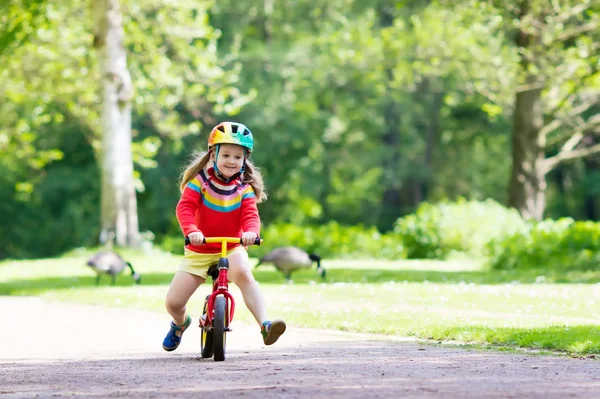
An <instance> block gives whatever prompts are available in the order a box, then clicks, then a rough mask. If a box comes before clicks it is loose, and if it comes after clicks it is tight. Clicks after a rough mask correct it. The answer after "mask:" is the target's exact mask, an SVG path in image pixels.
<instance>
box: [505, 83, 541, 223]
mask: <svg viewBox="0 0 600 399" xmlns="http://www.w3.org/2000/svg"><path fill="white" fill-rule="evenodd" d="M541 102H542V101H541V89H528V90H525V91H521V92H518V93H517V94H516V98H515V110H514V112H515V116H514V123H513V132H512V160H513V162H512V173H511V177H510V184H509V192H508V198H509V200H508V201H509V205H510V206H512V207H514V208H516V209H517V210H518V211H519V212H520V213H521V215H522V216H523V217H524V218H526V219H535V220H541V219H542V217H543V216H544V210H545V208H546V174H545V169H544V165H543V162H544V158H545V151H544V148H545V144H546V143H545V138H544V137H543V136H542V135H541V134H540V129H541V128H542V123H543V121H542V104H541Z"/></svg>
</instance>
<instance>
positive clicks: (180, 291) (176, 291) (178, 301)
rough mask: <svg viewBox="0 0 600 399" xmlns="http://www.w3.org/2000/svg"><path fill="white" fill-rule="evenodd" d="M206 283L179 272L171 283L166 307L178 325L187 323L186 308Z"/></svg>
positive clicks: (194, 276) (197, 277) (191, 275)
mask: <svg viewBox="0 0 600 399" xmlns="http://www.w3.org/2000/svg"><path fill="white" fill-rule="evenodd" d="M203 282H204V279H203V278H202V277H200V276H196V275H194V274H190V273H186V272H182V271H178V272H177V273H175V276H174V277H173V281H171V285H170V286H169V291H168V292H167V298H166V299H165V307H166V308H167V312H169V314H170V315H171V317H173V321H174V322H175V324H176V325H178V326H180V325H182V324H183V323H184V322H185V308H186V305H187V303H188V301H189V300H190V297H191V296H192V294H193V293H194V292H195V291H196V289H197V288H198V287H199V286H200V284H202V283H203Z"/></svg>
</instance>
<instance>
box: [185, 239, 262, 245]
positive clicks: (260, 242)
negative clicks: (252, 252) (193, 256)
mask: <svg viewBox="0 0 600 399" xmlns="http://www.w3.org/2000/svg"><path fill="white" fill-rule="evenodd" d="M262 243H263V240H262V238H260V237H256V240H254V244H252V245H262ZM190 244H191V243H190V238H189V237H185V245H186V246H187V245H190ZM202 244H206V239H203V240H202ZM240 244H242V239H241V238H240Z"/></svg>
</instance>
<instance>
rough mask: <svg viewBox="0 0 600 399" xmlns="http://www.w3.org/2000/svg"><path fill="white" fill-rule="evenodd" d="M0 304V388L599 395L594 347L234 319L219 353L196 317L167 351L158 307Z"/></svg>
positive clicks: (145, 393)
mask: <svg viewBox="0 0 600 399" xmlns="http://www.w3.org/2000/svg"><path fill="white" fill-rule="evenodd" d="M0 314H1V315H2V328H0V398H2V399H4V398H34V397H39V398H57V397H58V398H60V397H70V398H72V397H81V398H83V397H85V398H90V397H97V398H112V397H123V396H126V397H132V398H161V397H169V398H188V397H189V398H198V397H202V396H203V395H206V394H210V395H218V397H219V398H228V397H244V398H261V399H263V398H267V399H268V398H398V397H410V398H412V397H414V398H492V397H493V398H592V397H600V363H599V362H598V361H596V360H593V359H572V358H568V357H552V356H526V355H515V354H502V353H494V352H483V351H473V350H463V349H456V348H443V347H435V346H424V345H420V344H419V343H417V342H402V341H400V340H394V339H381V337H378V336H372V335H364V334H347V333H341V332H331V331H322V330H307V329H296V328H293V326H291V327H290V328H289V331H288V332H286V334H285V335H283V336H282V337H281V339H280V341H279V342H277V343H276V344H275V345H273V346H270V347H265V346H263V345H262V342H261V339H260V335H259V332H258V331H257V329H256V327H248V326H237V327H235V330H234V332H233V333H231V334H229V335H228V342H227V344H228V348H227V350H228V352H227V359H226V361H225V362H214V361H212V360H210V359H200V358H199V357H198V348H199V339H200V334H199V329H197V328H192V329H190V330H189V331H188V332H186V334H185V337H184V340H183V342H182V345H181V346H180V348H179V349H177V351H176V352H174V353H166V352H164V351H163V350H162V348H161V346H160V344H161V342H162V338H163V336H164V334H165V332H166V331H165V324H166V323H167V321H166V317H165V315H162V314H156V313H152V312H144V311H137V310H131V309H119V308H101V307H94V306H82V305H71V304H59V303H48V302H44V301H43V300H41V299H37V298H15V297H0ZM234 326H235V325H234ZM123 330H125V331H126V332H127V334H123V333H122V332H123Z"/></svg>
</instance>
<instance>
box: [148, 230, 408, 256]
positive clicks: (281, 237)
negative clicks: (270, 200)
mask: <svg viewBox="0 0 600 399" xmlns="http://www.w3.org/2000/svg"><path fill="white" fill-rule="evenodd" d="M262 238H263V239H264V240H265V241H264V245H263V246H260V247H251V248H250V249H249V251H250V254H251V256H256V257H261V256H263V255H265V254H266V253H268V252H270V251H271V250H273V249H274V248H277V247H281V246H288V245H291V246H296V247H299V248H302V249H304V250H305V251H307V252H314V253H317V254H319V255H320V256H321V257H323V258H382V259H403V258H405V257H406V256H405V252H404V247H403V246H402V243H401V242H400V241H398V239H397V237H394V236H392V235H385V234H381V233H379V232H378V231H377V229H376V228H374V227H369V228H365V227H363V226H342V225H340V224H339V223H336V222H329V223H327V224H324V225H319V226H299V225H296V224H272V225H269V226H267V227H265V228H263V230H262ZM160 247H161V248H162V249H164V250H167V251H170V252H172V253H183V238H182V237H181V236H179V237H174V236H169V237H165V239H164V240H162V242H161V243H160Z"/></svg>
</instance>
